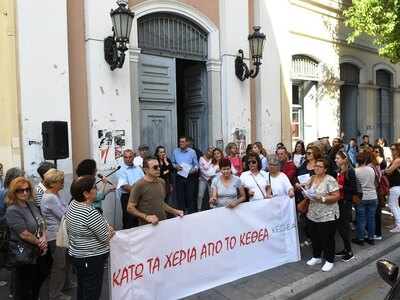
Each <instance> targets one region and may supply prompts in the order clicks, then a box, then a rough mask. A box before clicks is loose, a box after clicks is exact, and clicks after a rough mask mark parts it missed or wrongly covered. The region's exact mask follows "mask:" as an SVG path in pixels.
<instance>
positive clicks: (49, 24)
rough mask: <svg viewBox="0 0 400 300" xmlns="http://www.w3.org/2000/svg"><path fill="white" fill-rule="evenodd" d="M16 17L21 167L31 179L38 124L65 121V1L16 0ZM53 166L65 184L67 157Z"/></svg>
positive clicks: (37, 154) (39, 154)
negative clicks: (57, 169) (64, 175)
mask: <svg viewBox="0 0 400 300" xmlns="http://www.w3.org/2000/svg"><path fill="white" fill-rule="evenodd" d="M46 7H47V8H48V7H51V13H49V10H48V9H43V8H46ZM16 15H17V38H18V61H19V93H20V99H21V120H22V122H21V124H22V148H23V162H24V163H23V168H24V169H25V171H26V173H27V175H29V176H32V177H36V180H37V177H38V174H37V173H36V169H37V167H38V165H39V163H40V162H41V161H43V151H42V146H41V144H37V143H38V142H41V141H42V135H41V131H42V130H41V128H42V127H41V124H42V122H43V121H67V122H68V125H69V126H70V104H69V74H68V44H67V12H66V0H64V1H56V2H54V1H49V0H44V1H42V2H41V5H40V6H38V5H37V3H36V2H34V1H18V2H17V3H16ZM68 131H69V135H70V128H69V130H68ZM29 141H33V142H35V143H33V144H32V145H29ZM69 141H70V144H71V136H69ZM70 153H71V151H70ZM58 167H59V168H60V169H62V170H63V171H64V172H65V174H66V181H68V180H70V179H71V174H72V162H71V158H68V159H63V160H59V161H58Z"/></svg>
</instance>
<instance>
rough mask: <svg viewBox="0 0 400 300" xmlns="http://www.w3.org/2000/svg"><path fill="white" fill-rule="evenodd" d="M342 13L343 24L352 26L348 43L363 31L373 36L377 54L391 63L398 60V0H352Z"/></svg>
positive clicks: (399, 39)
mask: <svg viewBox="0 0 400 300" xmlns="http://www.w3.org/2000/svg"><path fill="white" fill-rule="evenodd" d="M343 14H344V15H345V17H346V20H345V25H346V26H350V27H352V28H353V32H352V33H351V34H350V35H349V37H348V38H347V41H348V42H349V43H352V42H354V41H355V39H356V38H357V37H359V36H360V35H361V34H363V33H365V34H367V35H369V36H371V37H372V38H373V43H374V45H376V46H377V47H378V53H379V55H381V56H383V57H386V58H388V59H390V61H391V62H392V63H398V62H399V61H400V0H353V1H352V4H351V6H350V7H349V8H348V9H346V10H345V11H344V13H343Z"/></svg>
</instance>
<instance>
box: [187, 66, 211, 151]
mask: <svg viewBox="0 0 400 300" xmlns="http://www.w3.org/2000/svg"><path fill="white" fill-rule="evenodd" d="M184 78H185V79H184V98H185V99H184V107H185V132H186V134H187V135H189V136H191V137H193V139H194V141H195V143H196V147H197V148H198V149H200V150H201V151H203V152H204V151H205V149H206V148H207V147H208V138H207V136H208V135H207V132H208V127H207V126H208V119H207V91H206V69H205V65H204V63H198V64H196V65H194V66H190V67H188V68H186V69H185V70H184Z"/></svg>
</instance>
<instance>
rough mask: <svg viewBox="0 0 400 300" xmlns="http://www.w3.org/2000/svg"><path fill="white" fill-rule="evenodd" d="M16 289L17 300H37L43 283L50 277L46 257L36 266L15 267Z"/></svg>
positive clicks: (41, 257) (42, 257)
mask: <svg viewBox="0 0 400 300" xmlns="http://www.w3.org/2000/svg"><path fill="white" fill-rule="evenodd" d="M15 272H16V277H17V278H16V281H17V285H16V289H15V300H31V299H32V300H37V299H39V292H40V288H41V287H42V283H43V281H45V279H46V278H47V276H48V275H49V267H48V265H47V262H46V257H45V256H40V257H39V258H38V259H37V262H36V264H34V265H23V266H17V267H15Z"/></svg>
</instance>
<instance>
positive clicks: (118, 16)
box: [104, 0, 135, 71]
mask: <svg viewBox="0 0 400 300" xmlns="http://www.w3.org/2000/svg"><path fill="white" fill-rule="evenodd" d="M117 4H118V6H119V7H118V8H117V9H115V10H113V9H112V10H111V13H110V15H111V20H112V23H113V28H112V31H113V36H109V37H106V38H105V39H104V59H105V60H106V62H108V64H109V65H110V69H111V71H114V70H115V69H116V68H122V66H123V65H124V61H125V51H126V50H128V47H127V46H126V44H127V43H129V35H130V34H131V28H132V21H133V18H134V17H135V13H134V12H132V11H131V10H130V9H129V8H126V5H127V4H128V1H126V0H118V1H117ZM118 52H119V54H118Z"/></svg>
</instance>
